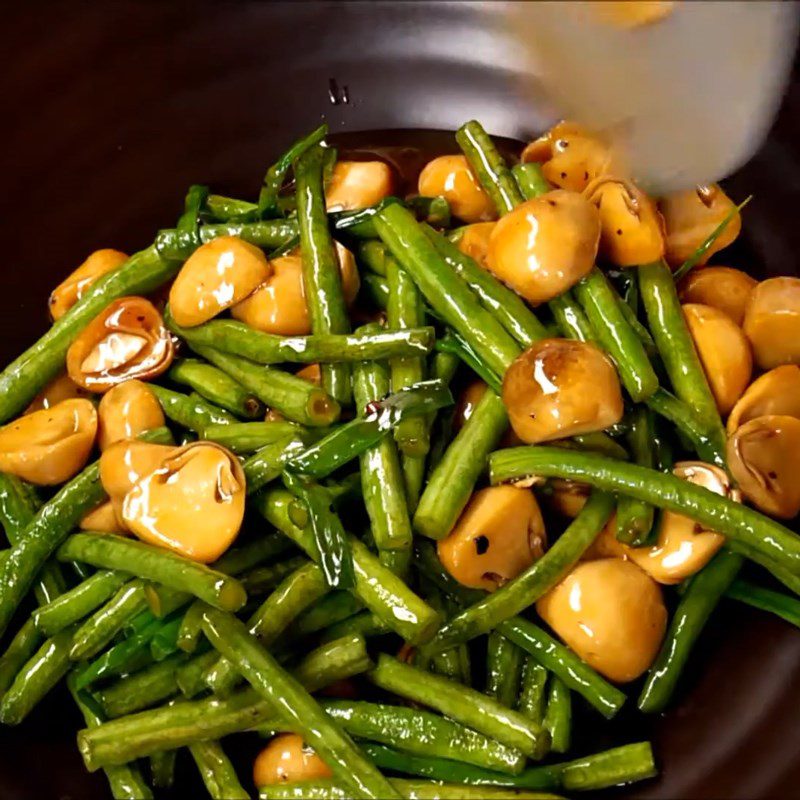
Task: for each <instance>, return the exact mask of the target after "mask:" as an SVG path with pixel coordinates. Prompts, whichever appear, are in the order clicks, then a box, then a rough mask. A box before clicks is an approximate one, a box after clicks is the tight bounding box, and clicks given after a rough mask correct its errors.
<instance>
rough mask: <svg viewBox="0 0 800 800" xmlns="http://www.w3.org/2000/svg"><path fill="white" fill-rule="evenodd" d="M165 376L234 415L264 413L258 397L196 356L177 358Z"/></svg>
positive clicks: (246, 416) (254, 416)
mask: <svg viewBox="0 0 800 800" xmlns="http://www.w3.org/2000/svg"><path fill="white" fill-rule="evenodd" d="M167 377H168V378H169V379H170V380H173V381H175V383H181V384H183V385H184V386H189V387H191V388H192V389H194V391H196V392H197V393H198V394H199V395H200V396H201V397H204V398H205V399H206V400H208V401H209V402H211V403H213V404H214V405H217V406H220V407H221V408H224V409H227V410H228V411H230V412H231V413H232V414H235V415H236V416H237V417H244V418H245V419H256V418H257V417H262V416H263V415H264V406H263V405H262V404H261V401H260V400H259V399H258V398H257V397H254V396H253V395H252V394H250V393H249V392H247V391H246V390H245V389H244V387H242V386H240V385H239V384H238V383H236V381H235V380H233V378H231V377H230V376H229V375H227V374H226V373H224V372H223V371H222V370H221V369H217V368H216V367H213V366H212V365H211V364H206V363H205V362H203V361H198V360H197V359H196V358H184V359H181V360H180V361H177V362H176V363H174V364H173V365H172V367H171V368H170V370H169V372H168V373H167Z"/></svg>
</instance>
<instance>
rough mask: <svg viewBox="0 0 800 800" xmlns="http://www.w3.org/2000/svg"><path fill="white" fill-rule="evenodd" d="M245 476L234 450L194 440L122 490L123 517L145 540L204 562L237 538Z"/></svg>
mask: <svg viewBox="0 0 800 800" xmlns="http://www.w3.org/2000/svg"><path fill="white" fill-rule="evenodd" d="M244 504H245V477H244V471H243V470H242V467H241V464H240V463H239V460H238V459H237V458H236V456H235V455H233V453H231V452H229V451H228V450H226V449H225V448H224V447H220V446H219V445H217V444H214V443H212V442H195V443H193V444H189V445H186V446H185V447H181V448H179V449H178V450H177V451H176V452H174V453H173V454H172V455H169V456H167V458H165V459H164V460H163V461H162V462H161V464H160V466H159V467H158V468H156V469H155V470H154V471H153V472H151V473H150V474H149V475H146V476H144V477H143V478H141V479H140V480H138V481H137V482H136V484H135V485H134V486H133V488H132V489H131V490H130V491H129V492H128V493H127V494H126V495H125V499H124V500H123V503H122V518H123V521H124V522H125V525H126V527H127V528H128V529H129V530H130V531H132V532H133V533H134V534H136V536H138V537H139V538H140V539H142V540H143V541H145V542H149V543H150V544H155V545H158V546H160V547H166V548H167V549H169V550H173V551H174V552H176V553H179V554H180V555H182V556H185V557H186V558H190V559H192V560H193V561H199V562H201V563H203V564H207V563H209V562H211V561H214V560H216V559H217V558H219V557H220V556H221V555H222V554H223V553H224V552H225V551H226V550H227V549H228V547H230V545H231V543H232V542H233V541H234V539H236V536H237V534H238V533H239V528H240V527H241V524H242V519H243V518H244Z"/></svg>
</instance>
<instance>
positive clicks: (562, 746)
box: [543, 676, 572, 753]
mask: <svg viewBox="0 0 800 800" xmlns="http://www.w3.org/2000/svg"><path fill="white" fill-rule="evenodd" d="M543 724H544V727H545V729H546V730H548V731H549V732H550V740H551V745H550V749H551V750H552V751H553V752H554V753H566V752H567V750H569V745H570V739H571V737H572V700H571V698H570V692H569V689H567V687H566V686H565V685H564V683H563V681H561V679H560V678H557V677H556V676H553V677H552V678H551V679H550V685H549V686H548V689H547V709H546V710H545V715H544V723H543Z"/></svg>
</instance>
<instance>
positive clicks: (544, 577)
mask: <svg viewBox="0 0 800 800" xmlns="http://www.w3.org/2000/svg"><path fill="white" fill-rule="evenodd" d="M501 452H502V451H501ZM613 510H614V498H613V497H612V496H611V495H609V494H606V493H604V492H597V491H595V492H592V495H591V497H590V498H589V500H588V502H587V503H586V505H585V506H584V507H583V509H582V510H581V513H580V514H578V516H577V517H576V518H575V519H574V520H573V521H572V523H571V524H570V526H569V527H568V528H567V530H566V531H564V533H563V534H562V535H561V536H560V537H559V538H558V540H557V541H556V542H555V543H554V544H553V546H552V547H551V548H550V549H549V550H548V551H547V553H546V554H545V555H544V556H542V558H540V559H538V560H537V561H535V562H534V563H533V564H532V565H531V566H530V567H528V568H527V569H526V570H524V571H523V572H521V573H520V574H519V575H518V576H517V577H516V578H514V579H513V580H511V581H509V582H508V583H506V584H504V585H503V586H501V587H500V588H499V589H498V590H497V591H496V592H492V593H491V594H487V595H486V596H485V597H484V598H483V599H482V600H480V601H479V602H477V603H475V604H474V605H471V606H469V607H468V608H466V609H464V610H463V611H462V612H460V613H459V614H457V615H456V616H455V617H453V619H451V620H450V621H449V622H448V623H446V624H445V625H444V626H443V627H442V629H441V630H440V631H439V633H438V634H437V635H436V638H435V639H434V640H433V641H431V643H430V644H429V645H428V647H429V649H431V650H439V649H446V648H448V647H452V646H453V645H456V644H460V643H462V642H466V641H469V640H470V639H474V638H475V637H476V636H480V635H481V634H482V633H488V632H489V631H490V630H493V629H494V628H496V627H497V626H498V625H499V624H500V623H501V622H503V621H505V620H507V619H510V618H511V617H513V616H515V615H516V614H519V613H520V612H522V611H523V610H525V609H526V608H528V606H531V605H533V603H535V602H536V601H537V600H538V599H539V598H540V597H542V596H543V595H544V594H546V593H547V592H548V591H549V590H550V589H552V588H553V586H555V585H556V584H557V583H558V582H559V581H560V580H562V578H564V576H565V575H566V574H567V573H568V572H569V571H570V570H571V569H572V567H573V566H574V565H575V564H576V563H577V562H578V560H579V559H580V557H581V556H582V555H583V553H584V552H585V550H586V549H587V548H588V547H589V545H590V544H591V543H592V542H593V541H594V540H595V538H596V537H597V535H598V534H599V533H600V531H601V530H602V529H603V526H604V525H605V524H606V522H608V519H609V517H610V516H611V513H612V511H613Z"/></svg>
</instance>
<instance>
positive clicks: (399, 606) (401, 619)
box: [255, 489, 440, 644]
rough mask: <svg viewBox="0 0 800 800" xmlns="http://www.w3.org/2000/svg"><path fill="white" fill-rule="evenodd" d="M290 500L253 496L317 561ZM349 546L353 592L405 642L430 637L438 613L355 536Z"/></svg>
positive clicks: (279, 495)
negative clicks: (353, 572)
mask: <svg viewBox="0 0 800 800" xmlns="http://www.w3.org/2000/svg"><path fill="white" fill-rule="evenodd" d="M293 502H294V498H293V497H292V495H291V494H289V492H286V491H283V490H280V489H273V490H271V491H266V492H264V493H262V494H260V495H257V496H256V497H255V506H256V509H257V510H258V511H259V513H261V514H262V515H263V516H264V517H265V518H266V520H267V521H268V522H270V523H271V524H272V525H274V526H275V527H276V528H277V529H278V530H279V531H281V532H282V533H284V534H285V535H286V536H288V537H289V538H290V539H291V540H292V541H293V542H295V544H297V545H298V546H299V547H300V548H301V549H303V550H304V551H305V552H306V553H308V555H309V556H310V557H311V558H312V559H314V560H316V559H317V558H319V555H318V554H317V553H316V551H315V547H314V540H313V536H312V534H311V531H310V529H309V528H308V527H301V526H299V525H296V524H295V523H294V522H293V521H292V518H291V514H290V509H291V506H292V504H293ZM350 548H351V552H352V554H353V568H354V570H355V587H354V590H353V591H354V593H355V595H356V596H357V597H358V598H359V599H360V600H361V602H363V603H364V605H365V606H366V607H367V608H368V609H369V610H370V611H372V612H373V613H374V614H375V615H377V616H378V617H379V618H380V619H381V620H382V621H383V622H385V623H386V624H387V625H388V626H389V627H390V628H391V629H392V630H394V631H396V632H397V633H399V634H400V635H401V636H402V637H403V638H404V639H405V640H406V641H408V642H411V643H412V644H420V643H422V642H425V641H427V640H428V639H430V638H431V637H432V636H433V634H434V633H435V632H436V630H437V628H438V627H439V622H440V617H439V614H437V613H436V611H435V610H434V609H432V608H431V607H430V606H429V605H428V604H427V603H425V602H424V601H423V600H422V599H421V598H420V597H419V596H417V595H416V594H414V592H413V591H411V589H409V587H408V586H407V585H406V584H405V583H404V582H403V581H402V580H401V579H400V578H398V577H397V576H396V575H394V574H393V573H392V572H391V571H390V570H389V569H387V568H386V567H385V566H383V564H381V563H380V561H379V560H378V559H377V558H375V556H373V555H372V553H370V551H369V550H368V549H367V548H366V547H365V546H364V545H363V544H362V543H361V542H360V541H358V540H357V539H355V538H354V537H351V539H350Z"/></svg>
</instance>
